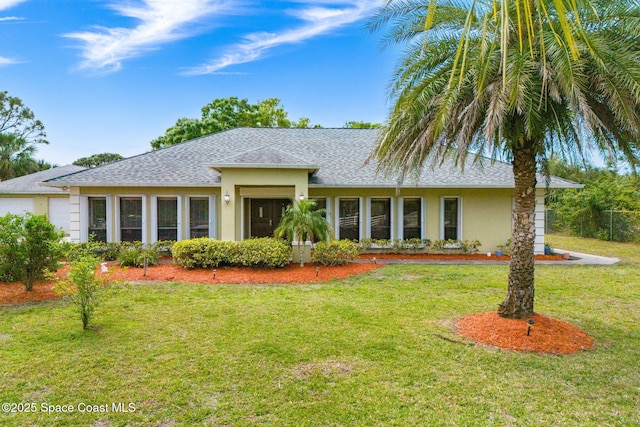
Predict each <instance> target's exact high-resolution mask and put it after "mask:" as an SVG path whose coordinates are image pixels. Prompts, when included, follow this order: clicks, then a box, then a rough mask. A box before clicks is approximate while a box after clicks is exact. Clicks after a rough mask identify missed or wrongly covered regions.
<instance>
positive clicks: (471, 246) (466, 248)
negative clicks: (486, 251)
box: [431, 239, 482, 254]
mask: <svg viewBox="0 0 640 427" xmlns="http://www.w3.org/2000/svg"><path fill="white" fill-rule="evenodd" d="M480 246H482V244H481V243H480V241H479V240H472V241H469V240H451V239H449V240H436V241H434V242H433V243H432V244H431V249H432V250H433V252H435V253H464V254H475V253H476V252H478V250H480Z"/></svg>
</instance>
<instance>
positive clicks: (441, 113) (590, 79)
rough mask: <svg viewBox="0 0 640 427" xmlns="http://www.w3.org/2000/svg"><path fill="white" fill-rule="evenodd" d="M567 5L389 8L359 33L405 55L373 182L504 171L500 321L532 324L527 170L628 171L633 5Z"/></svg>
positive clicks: (636, 62)
mask: <svg viewBox="0 0 640 427" xmlns="http://www.w3.org/2000/svg"><path fill="white" fill-rule="evenodd" d="M569 3H570V4H573V5H574V6H575V7H571V8H567V7H564V6H563V5H565V2H563V1H562V0H554V1H553V2H550V1H543V0H530V1H523V0H511V1H508V0H502V1H500V2H498V1H491V0H487V1H471V2H470V3H455V2H453V1H451V2H442V1H435V0H431V1H418V0H403V1H394V0H390V1H388V2H387V4H386V5H385V6H383V7H382V8H381V9H380V10H379V12H378V14H377V15H376V17H375V18H374V20H373V21H372V24H371V28H372V29H374V30H375V29H379V28H381V27H385V26H387V27H388V28H389V30H388V33H387V37H386V40H387V41H388V42H390V43H407V44H408V45H409V47H408V50H407V51H406V53H405V55H404V57H403V59H402V60H401V62H400V64H399V66H398V68H397V72H396V74H395V76H394V85H393V88H392V96H393V98H394V106H393V108H392V110H391V112H390V114H389V118H388V122H387V124H386V126H385V127H384V129H383V133H382V136H381V139H380V141H379V143H378V144H377V146H376V148H375V150H374V152H373V153H372V155H371V157H372V158H376V159H377V160H378V161H379V163H378V170H379V171H380V172H383V173H386V174H395V173H399V176H400V179H403V178H404V177H405V176H406V175H407V174H408V173H410V172H415V171H418V170H420V169H421V168H422V166H423V165H424V164H425V163H427V162H429V161H433V162H440V161H442V160H444V158H445V157H447V156H450V155H451V156H454V158H455V159H456V160H457V161H458V162H460V164H464V161H465V159H466V157H467V156H468V155H469V154H470V153H476V154H475V157H474V159H475V160H481V159H482V156H483V155H484V156H489V157H491V158H493V159H506V160H510V161H511V163H512V165H513V174H514V181H515V193H514V208H513V224H514V225H513V231H512V239H511V241H512V244H511V245H512V246H511V252H512V261H511V265H510V272H509V284H508V289H507V296H506V298H505V300H504V302H502V304H500V307H499V309H498V313H499V314H500V315H501V316H503V317H510V318H526V317H529V316H531V315H533V302H534V250H533V248H534V238H535V224H534V215H535V214H534V211H535V192H536V184H537V166H538V164H539V162H540V161H542V160H544V159H546V158H548V157H549V156H551V155H554V154H555V155H559V156H562V157H568V158H571V159H575V158H577V157H576V156H582V155H583V154H585V153H586V152H587V151H588V150H589V149H592V148H593V149H596V150H599V151H600V152H602V153H604V155H605V156H607V157H615V156H616V155H619V154H621V155H623V156H624V157H625V158H626V159H627V161H628V162H629V163H630V165H631V166H632V167H635V166H636V165H637V164H638V162H639V160H640V159H639V156H638V141H639V140H640V102H639V96H640V19H639V18H640V9H639V6H638V3H637V2H635V1H631V0H576V1H575V2H569ZM569 3H566V4H569ZM525 6H526V7H527V8H528V9H526V13H524V12H523V9H522V8H523V7H525ZM523 20H526V21H527V25H524V24H521V23H522V22H523Z"/></svg>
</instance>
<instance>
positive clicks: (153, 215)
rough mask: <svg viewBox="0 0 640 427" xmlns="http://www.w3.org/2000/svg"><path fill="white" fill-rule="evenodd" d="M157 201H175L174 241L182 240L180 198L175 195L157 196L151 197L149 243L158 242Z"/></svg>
mask: <svg viewBox="0 0 640 427" xmlns="http://www.w3.org/2000/svg"><path fill="white" fill-rule="evenodd" d="M158 199H175V200H176V209H177V210H178V212H177V214H178V218H177V224H176V227H177V232H176V240H182V197H180V196H176V195H166V196H165V195H157V196H152V197H151V243H155V242H157V241H158Z"/></svg>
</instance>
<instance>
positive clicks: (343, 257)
mask: <svg viewBox="0 0 640 427" xmlns="http://www.w3.org/2000/svg"><path fill="white" fill-rule="evenodd" d="M357 256H358V247H357V246H356V244H355V243H353V242H352V241H351V240H346V239H344V240H332V241H330V242H318V243H316V247H315V249H314V250H313V255H312V256H311V260H312V261H313V262H319V263H320V264H322V265H343V264H346V263H347V262H349V261H351V260H353V259H355V258H356V257H357Z"/></svg>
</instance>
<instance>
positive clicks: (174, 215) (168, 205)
mask: <svg viewBox="0 0 640 427" xmlns="http://www.w3.org/2000/svg"><path fill="white" fill-rule="evenodd" d="M157 214H158V240H178V199H176V198H175V197H173V198H160V197H158V212H157Z"/></svg>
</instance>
